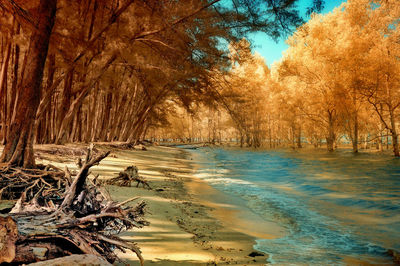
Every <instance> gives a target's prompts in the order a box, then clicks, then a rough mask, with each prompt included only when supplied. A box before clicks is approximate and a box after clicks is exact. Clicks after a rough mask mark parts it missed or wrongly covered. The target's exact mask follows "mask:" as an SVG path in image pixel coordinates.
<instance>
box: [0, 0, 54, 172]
mask: <svg viewBox="0 0 400 266" xmlns="http://www.w3.org/2000/svg"><path fill="white" fill-rule="evenodd" d="M56 6H57V0H40V3H39V9H38V22H37V31H35V32H33V33H32V36H31V38H30V41H29V48H28V51H27V52H28V54H27V64H26V69H25V72H24V75H23V77H22V80H21V85H20V88H19V91H20V100H19V103H18V107H17V109H16V115H15V120H14V122H13V123H12V124H11V125H10V134H9V136H8V141H7V144H6V146H5V147H4V150H3V154H2V155H1V158H0V161H1V162H6V163H9V164H11V165H16V166H23V167H34V165H35V159H34V157H33V141H32V136H33V135H32V126H33V124H34V120H35V115H36V111H37V108H38V106H39V101H40V86H41V83H42V78H43V69H44V65H45V62H46V57H47V51H48V47H49V40H50V35H51V31H52V29H53V25H54V19H55V15H56Z"/></svg>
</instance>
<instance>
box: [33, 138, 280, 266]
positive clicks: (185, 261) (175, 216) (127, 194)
mask: <svg viewBox="0 0 400 266" xmlns="http://www.w3.org/2000/svg"><path fill="white" fill-rule="evenodd" d="M54 147H56V148H57V149H63V148H64V147H67V148H71V147H78V148H84V147H85V146H84V145H82V144H74V145H67V146H56V145H43V146H42V145H41V146H40V147H39V149H37V150H36V151H37V155H38V157H39V158H40V159H39V160H38V163H44V164H45V163H51V164H54V165H56V166H62V165H67V166H68V167H69V168H70V169H71V170H74V167H76V166H75V163H74V161H75V159H76V158H77V157H79V156H72V157H74V158H73V159H71V158H70V159H67V160H66V159H65V158H63V159H62V160H57V159H55V158H54V155H52V154H50V155H48V154H46V152H47V150H48V149H53V148H54ZM97 147H98V148H99V149H108V148H105V147H102V146H101V144H100V145H99V146H97ZM147 149H148V150H147V151H141V150H122V149H113V148H112V153H111V155H110V156H109V157H108V158H106V159H105V160H103V161H102V162H101V163H100V165H99V166H96V167H93V171H92V172H93V173H94V174H100V177H105V178H108V177H113V176H115V175H117V174H118V172H120V171H123V170H124V169H125V168H126V167H127V166H130V165H135V166H137V167H138V169H139V174H140V175H141V176H143V177H145V178H146V179H147V180H148V181H149V183H150V186H151V187H152V188H153V189H152V190H147V189H143V188H136V187H116V186H108V190H109V192H110V194H111V196H112V198H113V199H114V200H117V201H124V200H127V199H129V198H132V197H133V196H138V197H139V199H138V200H137V201H135V202H133V203H131V204H135V203H137V202H138V201H141V200H144V201H146V202H147V204H148V213H147V214H146V215H145V218H146V219H147V220H148V221H149V222H150V225H149V226H146V227H144V228H142V229H134V230H130V231H127V232H124V233H122V234H121V237H122V238H125V239H129V240H132V241H134V242H136V243H137V244H138V246H139V247H140V249H141V250H142V255H143V257H144V259H145V262H146V265H228V264H229V265H230V264H236V265H265V264H267V258H268V256H267V254H263V253H262V252H259V251H256V250H255V249H254V247H253V246H254V245H255V244H256V239H257V238H270V237H271V235H270V234H269V233H268V232H257V230H251V229H250V228H252V227H253V228H254V226H255V225H256V224H257V221H258V220H257V219H255V218H257V217H256V216H254V215H255V214H252V213H251V212H250V211H248V212H241V211H239V210H238V206H236V205H230V204H229V201H231V200H232V198H230V197H228V196H227V195H225V194H224V193H223V192H220V191H217V190H215V189H214V188H212V187H211V186H210V185H208V184H207V183H206V182H205V181H204V180H201V179H200V178H198V177H195V176H194V172H195V166H194V164H195V163H196V162H193V161H192V160H191V159H190V156H189V153H188V152H187V151H185V150H184V149H180V148H175V147H173V148H172V147H164V146H148V147H147ZM43 151H44V153H43ZM58 159H60V158H58ZM254 219H255V220H254ZM260 219H261V218H260ZM252 220H253V222H252ZM254 221H255V222H254ZM273 230H276V228H270V229H269V231H270V232H273ZM251 253H252V255H257V256H254V257H253V256H249V255H250V254H251ZM119 256H120V258H121V259H122V260H123V261H124V262H126V263H128V264H129V265H139V262H138V260H137V259H136V255H135V254H133V253H125V254H124V253H119ZM121 265H122V264H121Z"/></svg>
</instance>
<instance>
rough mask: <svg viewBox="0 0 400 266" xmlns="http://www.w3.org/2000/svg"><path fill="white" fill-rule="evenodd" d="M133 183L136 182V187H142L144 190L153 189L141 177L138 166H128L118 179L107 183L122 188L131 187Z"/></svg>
mask: <svg viewBox="0 0 400 266" xmlns="http://www.w3.org/2000/svg"><path fill="white" fill-rule="evenodd" d="M133 182H136V187H139V185H142V186H143V188H148V189H151V187H150V185H149V183H148V182H147V180H146V179H145V178H144V177H142V176H139V173H138V169H137V167H136V166H128V167H127V168H126V169H125V170H124V171H123V172H120V173H119V174H118V176H117V177H114V178H111V179H109V180H107V181H105V183H106V184H108V185H115V186H120V187H130V186H131V185H132V183H133Z"/></svg>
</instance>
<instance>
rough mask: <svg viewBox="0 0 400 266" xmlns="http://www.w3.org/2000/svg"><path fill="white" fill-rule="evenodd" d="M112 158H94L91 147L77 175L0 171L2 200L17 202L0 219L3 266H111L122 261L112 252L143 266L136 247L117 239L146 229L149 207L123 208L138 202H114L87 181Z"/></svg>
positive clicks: (53, 171) (57, 171)
mask: <svg viewBox="0 0 400 266" xmlns="http://www.w3.org/2000/svg"><path fill="white" fill-rule="evenodd" d="M108 154H109V152H106V153H102V154H93V146H91V147H90V148H89V149H88V152H87V155H86V158H85V160H84V161H83V162H82V165H81V167H80V169H79V171H78V172H77V173H71V172H70V171H69V170H68V169H67V168H66V169H65V170H64V171H61V170H60V169H58V168H56V167H54V166H47V167H42V169H35V170H27V169H17V168H7V167H5V168H3V169H1V170H0V187H1V193H2V196H3V198H7V199H10V198H14V197H15V196H19V199H18V201H17V203H16V204H15V206H14V207H13V208H12V209H11V210H10V211H9V213H7V214H6V215H2V216H0V263H2V262H11V263H14V264H23V263H31V262H35V261H43V260H48V259H53V258H57V257H62V256H66V255H71V254H93V255H96V256H100V257H103V258H104V259H106V260H107V261H109V262H110V263H113V262H114V261H115V260H117V259H118V258H117V256H116V254H115V253H114V251H116V250H117V249H118V250H122V251H125V250H126V249H128V250H132V251H133V252H135V253H136V254H137V256H138V258H139V260H140V262H141V264H143V258H142V256H141V253H140V250H139V249H138V247H137V246H136V245H135V244H134V243H132V242H129V241H125V240H123V239H121V238H119V237H117V236H116V234H118V233H120V232H121V231H124V230H127V229H130V228H133V227H142V226H144V225H147V224H148V223H147V222H146V221H145V220H144V218H143V216H144V208H145V203H144V202H140V203H138V204H136V206H135V207H125V206H126V204H127V203H128V202H130V201H132V200H136V199H137V198H133V199H130V200H128V201H125V202H122V203H117V202H113V201H112V200H111V198H110V196H109V195H108V193H107V192H106V191H105V190H104V189H102V187H101V186H100V185H99V184H98V183H97V182H96V180H93V181H92V180H90V179H88V178H87V177H88V175H89V169H90V168H91V167H92V166H94V165H96V164H98V163H99V162H100V161H101V160H102V159H104V158H105V157H107V156H108Z"/></svg>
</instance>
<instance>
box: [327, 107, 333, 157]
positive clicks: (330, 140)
mask: <svg viewBox="0 0 400 266" xmlns="http://www.w3.org/2000/svg"><path fill="white" fill-rule="evenodd" d="M334 143H335V131H334V129H333V114H332V112H331V111H328V136H327V137H326V147H327V149H328V151H329V152H332V151H334Z"/></svg>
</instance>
